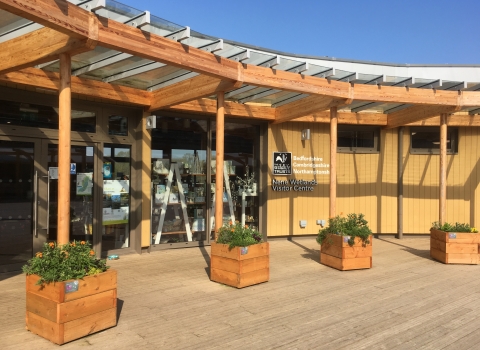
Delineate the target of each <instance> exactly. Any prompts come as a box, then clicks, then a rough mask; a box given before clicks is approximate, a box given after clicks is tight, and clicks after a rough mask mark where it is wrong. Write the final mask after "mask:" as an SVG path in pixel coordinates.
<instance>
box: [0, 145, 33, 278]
mask: <svg viewBox="0 0 480 350" xmlns="http://www.w3.org/2000/svg"><path fill="white" fill-rule="evenodd" d="M34 149H35V143H34V142H21V141H5V140H0V272H1V271H9V270H12V269H13V270H14V269H18V268H19V267H20V266H22V265H23V264H24V263H25V262H26V261H27V260H28V259H30V258H31V257H32V250H33V239H32V238H33V237H32V236H33V218H34V213H33V201H34V189H35V188H34V183H35V176H34V165H35V160H34Z"/></svg>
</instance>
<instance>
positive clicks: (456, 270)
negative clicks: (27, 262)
mask: <svg viewBox="0 0 480 350" xmlns="http://www.w3.org/2000/svg"><path fill="white" fill-rule="evenodd" d="M429 245H430V238H429V237H428V236H425V237H415V238H410V237H408V236H407V237H406V238H404V239H403V240H397V239H394V238H391V237H382V238H379V239H375V242H374V246H373V261H374V262H373V268H371V269H367V270H357V271H343V272H342V271H337V270H335V269H332V268H329V267H327V266H323V265H321V264H320V263H319V257H320V253H319V246H318V245H317V243H316V242H315V239H314V238H297V239H295V240H293V241H287V240H271V241H270V254H271V255H270V281H269V282H268V283H262V284H259V285H256V286H252V287H248V288H244V289H241V290H238V289H236V288H231V287H227V286H224V285H221V284H218V283H214V282H211V281H210V280H209V278H208V271H209V269H208V264H209V258H208V255H209V252H210V248H209V247H205V248H186V249H173V250H164V251H157V252H152V253H151V254H143V255H136V254H131V255H120V259H119V260H116V261H111V262H109V264H110V265H111V266H112V267H113V268H115V269H117V271H118V298H119V302H118V309H119V310H121V312H120V318H119V321H118V325H117V327H115V328H112V329H108V330H106V331H103V332H99V333H97V334H92V335H90V336H87V337H84V338H82V339H79V340H76V341H73V342H71V343H68V344H65V345H64V346H62V349H76V348H78V347H80V346H93V347H94V348H112V349H113V348H114V349H132V348H142V349H158V348H166V349H167V348H168V349H225V348H230V349H245V348H246V347H248V348H249V349H267V348H268V349H270V348H279V349H292V348H299V349H313V348H315V349H342V348H348V349H369V348H388V349H393V348H398V349H406V348H410V349H411V348H427V349H441V348H451V349H459V348H469V347H472V346H476V344H478V343H479V342H480V332H479V329H480V323H478V322H476V321H477V317H476V316H477V315H478V312H479V309H480V298H479V296H480V294H479V292H478V291H479V290H480V279H479V278H478V277H477V276H478V273H479V272H480V266H477V265H445V264H442V263H438V262H436V261H434V260H432V259H431V258H430V256H429ZM0 291H1V300H2V303H0V348H1V349H2V350H3V349H27V348H28V349H30V348H31V349H33V348H34V349H36V350H41V349H58V347H57V346H56V345H54V344H53V343H50V342H48V341H47V340H44V339H42V338H40V337H38V336H36V335H34V334H32V333H30V332H28V331H26V330H25V277H24V276H23V275H21V274H19V273H9V274H0Z"/></svg>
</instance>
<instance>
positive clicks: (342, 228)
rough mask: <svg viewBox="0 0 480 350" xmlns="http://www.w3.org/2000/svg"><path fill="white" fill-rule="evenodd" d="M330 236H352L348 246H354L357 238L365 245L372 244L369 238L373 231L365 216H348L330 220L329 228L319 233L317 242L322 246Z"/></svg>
mask: <svg viewBox="0 0 480 350" xmlns="http://www.w3.org/2000/svg"><path fill="white" fill-rule="evenodd" d="M329 234H334V235H339V236H350V238H349V239H348V245H350V246H353V244H354V243H355V237H360V239H361V240H362V242H363V244H364V245H367V244H369V243H370V240H369V236H370V235H371V234H372V231H371V230H370V228H369V227H368V221H367V220H365V216H364V215H363V214H358V215H357V214H354V213H352V214H348V215H347V217H341V216H338V215H337V216H335V217H334V218H330V219H328V226H327V227H325V228H323V229H321V230H320V231H319V232H318V236H317V242H318V244H322V243H323V242H324V241H325V240H326V239H327V237H328V235H329Z"/></svg>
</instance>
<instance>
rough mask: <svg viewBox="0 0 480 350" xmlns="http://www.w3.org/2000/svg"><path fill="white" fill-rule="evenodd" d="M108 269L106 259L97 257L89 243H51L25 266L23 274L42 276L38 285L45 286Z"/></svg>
mask: <svg viewBox="0 0 480 350" xmlns="http://www.w3.org/2000/svg"><path fill="white" fill-rule="evenodd" d="M108 268H109V267H108V266H107V264H106V261H105V260H104V259H97V258H96V257H95V252H94V251H93V250H92V246H91V245H90V243H89V242H85V241H73V242H71V243H67V244H65V245H62V246H58V245H57V244H56V243H53V242H50V243H45V244H44V245H43V250H42V252H38V253H37V254H35V257H33V258H32V259H30V260H29V261H28V262H27V264H26V265H25V266H23V272H24V273H26V274H27V275H38V276H40V279H39V280H38V281H37V284H43V283H50V282H61V281H67V280H70V279H81V278H83V277H85V276H88V275H94V274H97V273H100V272H105V271H107V269H108Z"/></svg>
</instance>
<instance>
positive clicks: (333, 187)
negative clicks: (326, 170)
mask: <svg viewBox="0 0 480 350" xmlns="http://www.w3.org/2000/svg"><path fill="white" fill-rule="evenodd" d="M337 125H338V119H337V107H331V108H330V209H329V212H328V216H329V217H331V218H333V217H335V215H336V211H337Z"/></svg>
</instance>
